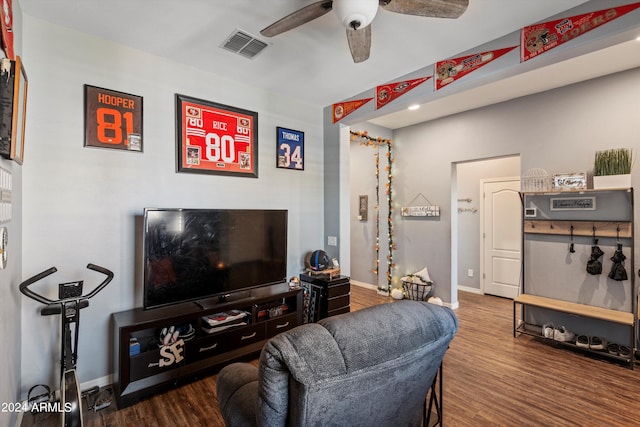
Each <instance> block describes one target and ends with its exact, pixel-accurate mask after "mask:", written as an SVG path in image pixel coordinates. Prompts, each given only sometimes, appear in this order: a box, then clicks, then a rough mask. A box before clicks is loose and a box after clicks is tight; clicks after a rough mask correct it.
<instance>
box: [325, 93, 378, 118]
mask: <svg viewBox="0 0 640 427" xmlns="http://www.w3.org/2000/svg"><path fill="white" fill-rule="evenodd" d="M372 99H373V98H363V99H357V100H355V101H346V102H338V103H337V104H333V106H332V108H331V110H332V115H333V123H336V122H339V121H340V120H342V119H344V118H345V117H347V116H348V115H349V114H351V113H353V112H354V111H356V110H357V109H358V108H360V107H362V106H363V105H364V104H366V103H367V102H369V101H371V100H372Z"/></svg>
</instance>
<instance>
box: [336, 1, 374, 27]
mask: <svg viewBox="0 0 640 427" xmlns="http://www.w3.org/2000/svg"><path fill="white" fill-rule="evenodd" d="M333 10H334V11H335V12H336V15H337V16H338V19H339V20H340V23H341V24H342V25H343V26H344V27H345V28H350V29H354V30H355V29H358V28H364V27H366V26H367V25H369V24H371V21H373V18H375V17H376V13H377V12H378V0H334V1H333Z"/></svg>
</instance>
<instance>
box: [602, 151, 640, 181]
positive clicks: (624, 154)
mask: <svg viewBox="0 0 640 427" xmlns="http://www.w3.org/2000/svg"><path fill="white" fill-rule="evenodd" d="M632 166H633V153H632V151H631V149H630V148H613V149H610V150H603V151H596V155H595V161H594V166H593V188H595V189H604V188H629V187H631V167H632Z"/></svg>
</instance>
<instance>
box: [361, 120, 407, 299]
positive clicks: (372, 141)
mask: <svg viewBox="0 0 640 427" xmlns="http://www.w3.org/2000/svg"><path fill="white" fill-rule="evenodd" d="M350 133H351V142H358V143H360V145H366V146H369V147H375V148H376V153H375V161H376V170H375V176H376V202H375V207H374V209H375V210H376V244H375V251H376V259H375V262H374V269H373V273H374V274H375V275H376V283H377V282H378V275H379V272H380V209H379V207H380V147H385V146H386V148H387V166H386V168H385V170H386V172H387V182H386V184H385V190H386V191H385V192H386V195H387V205H388V210H387V230H388V234H387V240H388V245H389V246H388V248H389V249H388V255H387V287H386V288H383V287H381V286H378V290H380V291H383V292H386V293H389V292H390V291H391V283H392V280H393V269H394V268H395V267H396V264H395V262H394V261H393V252H394V251H395V249H396V245H395V243H394V241H393V237H394V232H393V173H392V172H393V161H394V159H393V144H392V141H391V140H390V139H385V138H381V137H377V138H373V137H371V136H369V134H368V133H367V132H363V131H350Z"/></svg>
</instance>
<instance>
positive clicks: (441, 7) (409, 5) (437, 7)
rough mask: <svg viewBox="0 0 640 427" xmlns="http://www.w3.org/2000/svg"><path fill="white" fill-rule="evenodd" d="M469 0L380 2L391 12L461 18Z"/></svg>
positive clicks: (387, 0)
mask: <svg viewBox="0 0 640 427" xmlns="http://www.w3.org/2000/svg"><path fill="white" fill-rule="evenodd" d="M467 6H469V0H380V7H381V8H383V9H384V10H388V11H389V12H396V13H403V14H405V15H416V16H426V17H431V18H459V17H460V15H462V14H463V13H464V11H465V10H467Z"/></svg>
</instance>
